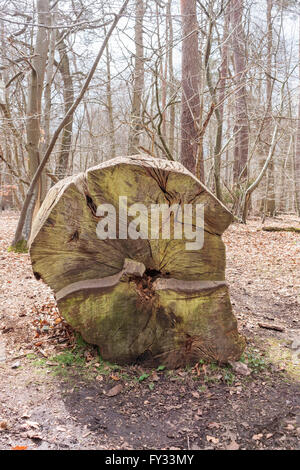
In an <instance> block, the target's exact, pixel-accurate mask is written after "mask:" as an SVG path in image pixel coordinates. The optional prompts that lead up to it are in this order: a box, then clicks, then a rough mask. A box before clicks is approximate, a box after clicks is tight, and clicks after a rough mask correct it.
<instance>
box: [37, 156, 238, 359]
mask: <svg viewBox="0 0 300 470" xmlns="http://www.w3.org/2000/svg"><path fill="white" fill-rule="evenodd" d="M120 197H122V199H120ZM125 197H126V198H127V200H125V199H124V198H125ZM103 203H106V204H110V205H111V206H110V207H109V208H105V209H104V210H103V211H101V210H99V206H100V205H101V204H103ZM141 203H142V204H141ZM187 203H188V204H192V205H193V207H194V214H193V218H192V219H190V221H189V226H193V227H195V226H196V224H197V227H198V229H200V227H201V224H202V223H203V222H204V232H203V233H204V244H203V247H202V249H200V247H199V246H197V248H196V247H187V246H186V243H187V241H188V240H190V239H191V237H190V236H189V235H187V232H186V227H187V225H186V223H185V224H184V235H183V237H181V238H180V236H179V235H178V232H177V229H178V228H180V231H181V230H182V227H183V223H182V221H180V210H183V212H184V217H183V219H182V220H183V221H185V220H186V219H185V214H186V210H187V209H185V207H184V204H187ZM133 204H135V206H133ZM153 204H165V208H166V209H167V210H168V211H169V212H168V213H167V216H166V218H164V217H163V222H162V224H160V222H158V223H156V224H155V220H156V222H157V221H158V220H159V213H158V212H155V213H154V212H153ZM173 204H174V205H175V204H177V206H173V208H172V207H171V206H172V205H173ZM196 204H199V205H200V204H203V207H204V219H203V218H202V219H201V220H202V222H200V221H199V219H198V218H196V215H195V212H196V211H195V206H196ZM161 207H162V206H160V208H161ZM111 208H115V209H114V210H115V215H114V210H112V209H111ZM126 209H127V210H126ZM172 209H173V210H174V212H172ZM104 212H105V213H106V212H108V216H106V217H105V219H103V217H102V216H103V215H104ZM137 214H138V217H137V219H136V216H137ZM155 214H156V215H155ZM127 216H128V219H127ZM134 217H135V219H134ZM156 217H158V219H156ZM231 220H232V215H231V213H230V212H229V211H228V210H227V209H226V208H225V206H223V205H222V204H221V203H220V202H219V201H218V200H217V199H216V198H215V197H214V196H213V195H212V194H211V193H210V192H209V191H208V190H207V189H206V188H205V187H204V186H203V185H202V184H201V183H200V182H199V180H197V179H196V178H195V177H193V175H192V174H191V173H189V172H188V171H187V170H186V169H185V168H184V167H183V166H182V165H181V164H179V163H177V162H170V161H167V160H161V159H158V158H152V157H149V156H132V157H120V158H115V159H113V160H110V161H107V162H104V163H102V164H101V165H99V166H96V167H94V168H91V169H89V170H88V171H87V172H86V173H84V174H80V175H77V176H75V177H71V178H67V179H65V180H63V181H60V182H59V183H57V184H56V185H55V186H54V187H53V188H52V189H51V190H50V192H49V193H48V196H47V198H46V200H45V201H44V204H43V206H42V207H41V209H40V212H39V214H38V216H37V218H36V219H35V222H34V226H33V231H32V237H31V240H30V244H31V246H30V255H31V260H32V266H33V271H34V273H35V276H36V277H37V278H42V279H43V280H44V281H45V282H46V283H47V284H48V285H49V286H50V287H51V288H52V289H53V291H54V293H55V295H56V299H57V302H58V308H59V310H60V312H61V314H62V316H63V317H64V318H65V319H66V320H67V322H68V323H69V324H71V325H72V326H73V327H74V328H75V329H76V330H78V331H80V333H81V334H82V336H83V338H84V339H85V340H86V341H88V342H90V343H92V344H97V345H98V346H99V348H100V351H101V354H102V357H103V358H104V359H105V360H109V361H117V362H118V363H126V362H132V361H135V360H137V359H139V358H145V357H148V358H149V359H150V358H151V359H152V360H153V361H154V362H158V363H161V364H162V363H164V364H166V365H169V366H171V367H175V366H182V365H185V364H188V363H193V362H197V361H198V360H199V359H209V360H212V361H218V362H221V363H222V362H227V361H228V360H230V359H238V358H239V357H240V355H241V353H242V350H243V347H244V341H243V339H242V338H241V337H240V336H239V334H238V332H237V324H236V320H235V318H234V316H233V314H232V311H231V305H230V299H229V294H228V288H227V285H226V283H225V281H224V271H225V249H224V244H223V242H222V239H221V235H222V233H223V231H224V230H225V229H226V228H227V227H228V225H229V224H230V222H231ZM106 223H107V224H108V225H106ZM99 225H100V226H99ZM167 226H168V227H169V228H170V231H168V227H167ZM106 227H107V229H108V230H110V232H109V233H110V235H108V233H107V230H106ZM176 227H177V228H176ZM104 228H105V229H104ZM175 229H176V230H175ZM127 230H128V233H129V236H128V237H127ZM114 231H115V233H114ZM101 233H102V236H100V234H101ZM103 233H104V234H106V235H104V236H103ZM176 234H177V235H176ZM105 236H107V237H108V236H109V237H110V238H106V239H104V238H105ZM140 237H141V238H140ZM189 250H190V251H189Z"/></svg>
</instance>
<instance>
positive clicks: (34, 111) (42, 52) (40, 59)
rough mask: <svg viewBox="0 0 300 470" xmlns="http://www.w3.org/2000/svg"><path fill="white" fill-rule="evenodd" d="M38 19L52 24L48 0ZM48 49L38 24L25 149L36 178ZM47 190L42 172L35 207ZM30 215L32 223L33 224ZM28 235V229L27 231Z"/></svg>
mask: <svg viewBox="0 0 300 470" xmlns="http://www.w3.org/2000/svg"><path fill="white" fill-rule="evenodd" d="M37 13H38V23H39V24H41V25H48V26H49V25H50V13H49V0H37ZM48 49H49V33H48V30H47V29H46V28H44V27H42V26H41V27H39V28H38V30H37V34H36V42H35V48H34V57H33V59H32V62H31V75H30V80H29V90H28V103H27V123H26V134H27V143H26V149H27V153H28V158H29V177H30V179H32V178H33V176H34V174H35V172H36V170H37V168H38V166H39V164H40V143H41V140H42V139H41V106H42V92H43V86H44V77H45V70H46V61H47V55H48ZM45 192H46V188H45V180H43V179H42V175H41V177H40V178H39V182H38V186H37V191H36V202H35V210H37V209H38V208H39V206H40V201H41V200H42V199H43V197H44V195H45ZM30 219H31V217H29V224H28V225H29V227H30V225H31V220H30ZM27 235H28V233H27Z"/></svg>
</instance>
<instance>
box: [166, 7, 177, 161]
mask: <svg viewBox="0 0 300 470" xmlns="http://www.w3.org/2000/svg"><path fill="white" fill-rule="evenodd" d="M171 7H172V0H168V3H167V22H168V29H169V43H168V62H169V63H168V66H169V83H170V86H169V91H170V94H171V95H172V94H173V92H174V85H175V78H174V70H173V20H172V15H171ZM169 113H170V117H169V120H170V122H169V142H168V144H169V149H170V154H171V155H172V156H173V158H174V160H175V155H174V152H175V105H174V104H173V105H171V106H170V108H169Z"/></svg>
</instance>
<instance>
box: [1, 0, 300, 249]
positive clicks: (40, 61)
mask: <svg viewBox="0 0 300 470" xmlns="http://www.w3.org/2000/svg"><path fill="white" fill-rule="evenodd" d="M125 3H126V4H127V5H126V9H125V10H124V11H123V12H122V14H121V15H120V18H119V20H118V23H117V24H116V27H115V28H114V30H113V32H112V36H111V37H110V38H109V40H108V41H107V42H106V44H105V47H104V49H103V54H102V57H101V60H100V62H99V65H98V67H97V68H96V70H95V73H94V75H93V78H92V80H91V82H90V83H89V86H88V87H87V89H86V91H85V93H84V95H83V98H82V100H81V101H80V103H79V104H78V106H77V107H76V109H74V111H73V112H71V113H70V108H71V107H72V105H74V102H75V100H76V98H77V97H78V96H79V93H80V90H81V89H82V87H83V85H84V83H85V80H86V78H87V76H88V72H89V71H90V69H91V67H92V64H93V61H94V59H95V57H96V55H97V53H98V50H99V48H100V46H101V45H102V46H103V41H104V38H105V37H106V38H107V35H108V31H109V28H110V27H111V25H112V22H113V20H114V18H116V17H115V16H114V15H116V14H117V13H118V12H119V10H120V8H121V5H122V2H120V1H118V0H114V1H111V2H105V1H102V0H84V1H83V0H58V1H57V0H55V1H49V0H37V1H36V2H33V1H27V0H22V1H17V2H16V1H6V0H0V7H1V10H0V11H1V14H0V51H1V52H0V56H1V65H0V118H1V119H0V126H1V133H0V188H1V189H0V197H1V206H2V208H5V207H8V206H12V207H14V208H17V209H21V207H22V204H23V201H24V198H25V195H26V192H27V191H28V188H29V184H30V182H31V181H32V179H33V177H34V174H35V172H36V170H37V168H38V166H39V163H40V162H41V160H42V158H43V156H44V154H45V153H46V150H47V149H48V147H49V144H51V141H52V140H53V137H54V136H55V132H56V130H57V127H58V126H59V124H61V123H62V119H63V117H64V116H66V113H68V111H69V117H68V119H67V120H66V122H65V125H64V126H63V128H62V131H61V132H60V133H59V135H58V136H56V140H55V145H54V146H53V149H52V150H51V152H50V153H49V158H48V159H47V163H46V166H45V168H44V170H43V172H42V174H41V177H40V178H38V180H37V185H36V186H35V188H34V194H33V197H32V200H31V204H30V205H29V207H28V210H26V211H25V212H26V221H25V226H24V228H23V227H22V230H23V235H22V236H23V237H24V238H25V240H27V239H28V235H29V232H30V225H31V220H32V216H33V215H34V214H35V212H36V210H37V209H38V208H39V206H40V204H41V202H42V200H43V198H44V197H45V194H46V192H47V190H48V189H49V188H50V186H51V185H53V184H54V183H55V182H57V181H58V180H59V179H61V178H64V177H65V176H68V175H72V174H73V173H77V172H80V171H84V170H86V169H87V168H88V167H90V166H92V165H96V164H98V163H100V162H102V161H104V160H107V159H110V158H113V157H115V156H119V155H129V154H136V153H140V152H142V153H147V154H150V155H153V157H161V158H169V159H174V160H179V161H181V162H182V163H183V164H184V165H185V166H186V167H187V168H188V169H190V170H191V171H192V172H194V173H195V174H196V175H197V176H198V177H199V178H200V179H201V181H202V182H204V183H205V184H206V185H207V186H208V187H209V188H210V189H211V190H212V191H213V192H214V193H215V194H216V195H217V197H218V198H219V199H221V200H222V201H223V202H224V203H225V204H226V205H228V207H229V208H230V209H231V210H232V211H233V212H234V214H235V215H236V216H237V217H238V219H243V220H244V221H245V220H246V219H247V216H248V214H249V210H250V211H252V213H254V214H256V215H257V214H259V215H262V217H263V218H264V217H265V216H269V215H271V216H272V215H275V214H276V213H278V212H288V213H291V212H292V213H295V212H296V213H298V214H299V210H300V209H299V207H300V204H299V201H300V93H299V56H300V41H299V37H300V19H299V4H298V2H297V1H295V0H259V1H255V0H229V1H228V0H203V1H199V0H197V1H196V0H181V1H176V0H167V1H160V0H148V1H146V0H134V1H129V2H128V1H127V2H125ZM19 239H20V236H19ZM15 241H17V240H16V239H15Z"/></svg>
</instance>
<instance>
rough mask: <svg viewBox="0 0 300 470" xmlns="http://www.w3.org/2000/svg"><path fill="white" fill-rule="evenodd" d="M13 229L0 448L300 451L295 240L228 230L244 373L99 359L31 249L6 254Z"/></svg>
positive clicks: (7, 257)
mask: <svg viewBox="0 0 300 470" xmlns="http://www.w3.org/2000/svg"><path fill="white" fill-rule="evenodd" d="M16 222H17V214H15V213H13V212H7V211H6V212H3V213H2V214H0V272H1V277H0V449H12V448H27V449H185V450H186V449H191V450H197V449H232V450H235V449H298V450H299V449H300V359H299V356H300V331H299V329H300V315H299V311H300V308H299V303H300V302H299V301H300V279H299V271H300V269H299V268H300V266H299V259H300V256H299V255H300V235H299V233H290V232H264V231H262V230H261V227H262V225H261V222H260V220H259V219H251V220H249V222H248V223H247V225H240V224H233V225H232V226H231V227H230V228H229V229H228V230H227V231H226V233H225V234H224V241H225V244H226V247H227V280H228V283H229V285H230V293H231V299H232V304H233V310H234V312H235V315H236V317H237V319H238V324H239V330H240V332H241V333H242V334H244V335H245V337H246V340H247V349H246V351H245V353H244V355H243V357H242V358H241V361H242V363H244V364H245V365H246V366H247V367H246V368H245V370H246V372H247V373H248V372H249V371H250V372H251V374H250V375H241V374H240V373H238V372H237V371H236V370H235V368H232V367H231V366H230V365H228V366H227V367H219V366H218V365H217V364H202V363H199V364H198V365H197V366H196V367H194V368H186V369H184V370H173V371H172V370H167V369H166V368H164V366H163V364H162V365H161V366H160V367H158V369H157V370H152V369H149V368H147V367H146V366H143V365H142V364H139V365H133V366H128V367H122V368H121V367H118V366H117V365H114V364H108V363H104V362H103V361H102V360H101V358H99V356H98V351H97V349H96V348H95V347H93V346H89V345H86V344H85V343H84V342H83V341H82V339H81V338H80V337H78V336H76V335H74V334H73V332H72V330H71V329H70V328H69V327H67V325H65V323H64V322H63V321H62V320H61V318H60V317H59V314H58V312H57V309H56V305H55V300H54V298H53V297H52V294H51V291H50V290H49V289H48V288H47V286H45V285H44V284H43V283H42V281H37V280H35V279H34V277H33V274H32V271H31V265H30V260H29V256H28V254H26V253H13V252H9V251H8V247H9V243H10V241H11V239H12V236H13V232H14V229H15V226H16ZM299 224H300V220H299V219H297V218H296V217H295V216H280V217H277V218H275V219H270V220H266V221H265V225H275V226H290V225H293V226H297V227H299ZM259 324H261V325H263V324H267V326H268V327H269V328H270V327H275V328H278V329H279V330H280V331H279V330H278V329H277V330H274V329H269V328H268V329H266V328H262V327H261V326H259Z"/></svg>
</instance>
